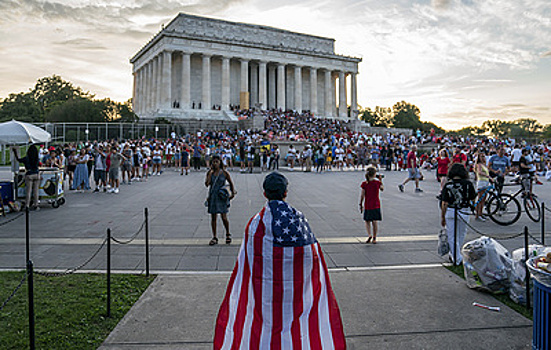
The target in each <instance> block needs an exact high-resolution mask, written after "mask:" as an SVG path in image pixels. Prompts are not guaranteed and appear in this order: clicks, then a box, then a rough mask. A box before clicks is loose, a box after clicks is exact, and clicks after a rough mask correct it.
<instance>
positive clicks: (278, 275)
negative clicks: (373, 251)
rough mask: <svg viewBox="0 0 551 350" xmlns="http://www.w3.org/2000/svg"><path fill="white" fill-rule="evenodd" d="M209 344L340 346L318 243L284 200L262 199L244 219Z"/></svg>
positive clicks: (337, 313)
mask: <svg viewBox="0 0 551 350" xmlns="http://www.w3.org/2000/svg"><path fill="white" fill-rule="evenodd" d="M214 349H284V350H288V349H292V350H297V349H305V350H306V349H346V342H345V338H344V331H343V326H342V321H341V315H340V311H339V306H338V305H337V300H336V298H335V294H334V293H333V289H332V288H331V282H330V280H329V273H328V270H327V265H326V264H325V259H324V257H323V253H322V251H321V248H320V245H319V243H318V242H317V241H316V238H315V237H314V235H313V234H312V231H311V230H310V226H309V225H308V222H307V220H306V219H305V218H304V215H303V214H302V213H301V212H299V211H297V210H296V209H294V208H292V207H291V206H290V205H289V204H287V203H286V202H283V201H275V200H274V201H270V202H268V204H266V206H265V207H264V208H263V209H262V210H261V211H260V212H259V213H258V214H256V215H255V216H254V217H252V218H251V220H250V221H249V223H248V224H247V227H246V229H245V239H244V241H243V244H242V245H241V250H240V252H239V256H238V259H237V262H236V264H235V267H234V269H233V273H232V275H231V278H230V281H229V284H228V288H227V290H226V295H225V297H224V301H223V302H222V305H221V306H220V311H219V313H218V318H217V320H216V329H215V335H214Z"/></svg>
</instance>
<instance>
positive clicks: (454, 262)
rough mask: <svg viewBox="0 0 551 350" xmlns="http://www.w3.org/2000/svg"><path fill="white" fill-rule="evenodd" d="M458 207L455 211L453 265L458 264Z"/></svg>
mask: <svg viewBox="0 0 551 350" xmlns="http://www.w3.org/2000/svg"><path fill="white" fill-rule="evenodd" d="M457 219H458V217H457V207H455V208H454V209H453V264H454V265H458V264H457Z"/></svg>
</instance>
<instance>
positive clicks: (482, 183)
mask: <svg viewBox="0 0 551 350" xmlns="http://www.w3.org/2000/svg"><path fill="white" fill-rule="evenodd" d="M488 186H490V181H480V180H479V181H477V182H476V190H477V191H482V190H484V189H486V187H488Z"/></svg>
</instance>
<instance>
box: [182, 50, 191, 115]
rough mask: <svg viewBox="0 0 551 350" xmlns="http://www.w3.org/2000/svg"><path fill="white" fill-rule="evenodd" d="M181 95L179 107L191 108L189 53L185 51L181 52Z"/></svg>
mask: <svg viewBox="0 0 551 350" xmlns="http://www.w3.org/2000/svg"><path fill="white" fill-rule="evenodd" d="M181 91H182V96H181V98H180V99H181V101H180V107H181V108H183V109H189V108H191V55H190V54H189V53H187V52H184V53H182V90H181Z"/></svg>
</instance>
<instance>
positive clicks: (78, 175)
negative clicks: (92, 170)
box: [73, 148, 90, 190]
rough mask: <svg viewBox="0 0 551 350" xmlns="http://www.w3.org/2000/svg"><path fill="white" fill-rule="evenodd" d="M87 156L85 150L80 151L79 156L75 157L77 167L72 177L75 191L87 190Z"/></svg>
mask: <svg viewBox="0 0 551 350" xmlns="http://www.w3.org/2000/svg"><path fill="white" fill-rule="evenodd" d="M88 158H89V156H88V154H87V153H86V148H81V149H80V154H79V155H78V156H77V157H76V163H77V166H76V168H75V175H74V177H73V189H75V190H89V189H90V181H89V179H88V178H89V175H88V166H87V165H86V163H88Z"/></svg>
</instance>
